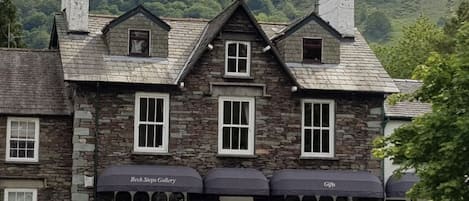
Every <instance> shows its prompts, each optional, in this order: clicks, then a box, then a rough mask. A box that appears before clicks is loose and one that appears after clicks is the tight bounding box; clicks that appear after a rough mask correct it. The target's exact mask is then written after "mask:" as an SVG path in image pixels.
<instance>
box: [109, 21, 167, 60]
mask: <svg viewBox="0 0 469 201" xmlns="http://www.w3.org/2000/svg"><path fill="white" fill-rule="evenodd" d="M129 29H137V30H138V29H142V30H150V31H151V44H150V48H151V49H150V56H151V57H161V58H167V57H168V31H166V30H165V29H163V28H161V27H160V26H159V25H158V24H155V23H154V22H152V21H151V20H150V19H148V18H147V17H145V16H144V15H143V14H141V13H138V14H136V15H134V16H132V17H130V18H129V19H127V20H125V21H123V22H121V23H120V24H118V25H117V26H115V27H113V28H111V29H110V30H109V32H108V33H107V34H106V35H105V39H104V40H105V41H106V43H107V46H108V48H109V53H110V55H116V56H128V55H129Z"/></svg>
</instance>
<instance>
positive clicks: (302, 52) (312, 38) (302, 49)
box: [301, 37, 324, 64]
mask: <svg viewBox="0 0 469 201" xmlns="http://www.w3.org/2000/svg"><path fill="white" fill-rule="evenodd" d="M305 40H321V60H320V61H319V62H315V61H314V60H311V59H305ZM301 42H302V44H301V45H302V47H301V57H302V62H303V63H306V64H322V63H323V60H324V39H323V38H321V37H304V38H303V39H302V41H301Z"/></svg>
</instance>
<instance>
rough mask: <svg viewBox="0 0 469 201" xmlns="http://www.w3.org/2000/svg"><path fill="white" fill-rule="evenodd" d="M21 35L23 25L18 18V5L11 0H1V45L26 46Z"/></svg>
mask: <svg viewBox="0 0 469 201" xmlns="http://www.w3.org/2000/svg"><path fill="white" fill-rule="evenodd" d="M21 36H22V27H21V24H20V23H18V22H17V20H16V6H15V5H13V3H12V2H11V0H3V1H0V47H8V46H10V47H24V43H23V40H22V39H21ZM9 37H10V40H9Z"/></svg>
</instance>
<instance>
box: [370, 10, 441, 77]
mask: <svg viewBox="0 0 469 201" xmlns="http://www.w3.org/2000/svg"><path fill="white" fill-rule="evenodd" d="M444 38H445V36H444V34H443V31H442V30H441V29H440V28H438V27H437V26H436V25H435V24H433V23H431V22H430V20H429V19H428V18H426V17H423V16H421V17H419V18H418V19H417V21H416V22H415V24H413V25H411V26H407V27H404V30H403V35H402V37H401V38H400V39H398V41H397V42H396V44H394V45H389V46H379V47H375V48H374V50H375V53H376V55H377V56H378V58H379V59H380V61H381V63H382V64H383V66H384V68H385V69H386V71H387V72H388V73H389V74H390V75H391V77H393V78H410V77H411V76H412V72H413V71H414V70H415V68H416V67H417V66H418V65H421V64H423V63H425V61H426V60H427V59H428V57H429V56H430V54H431V52H438V51H439V48H438V47H439V46H438V44H441V41H443V40H444Z"/></svg>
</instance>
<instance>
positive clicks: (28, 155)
mask: <svg viewBox="0 0 469 201" xmlns="http://www.w3.org/2000/svg"><path fill="white" fill-rule="evenodd" d="M26 158H34V149H28V150H27V151H26Z"/></svg>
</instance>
